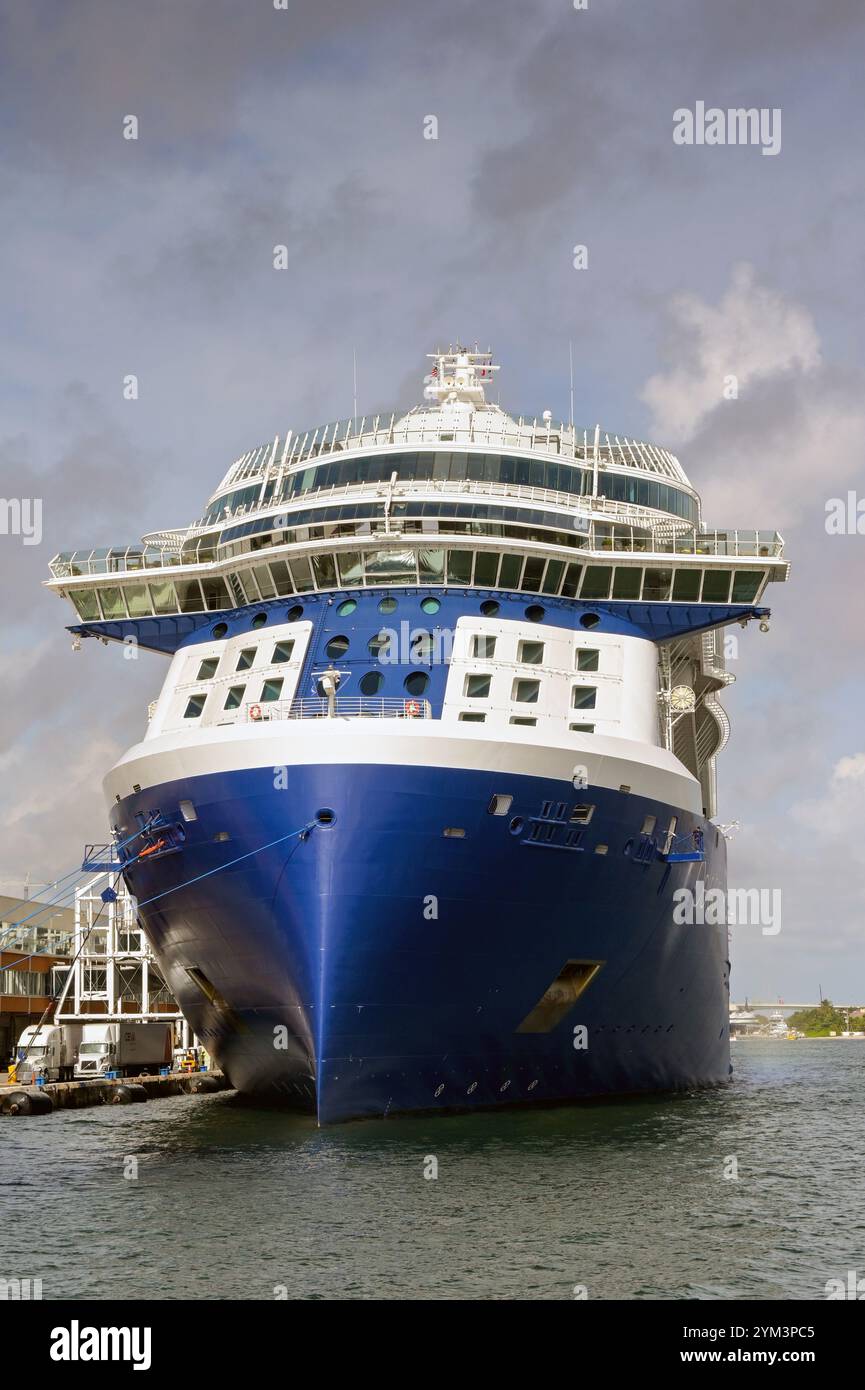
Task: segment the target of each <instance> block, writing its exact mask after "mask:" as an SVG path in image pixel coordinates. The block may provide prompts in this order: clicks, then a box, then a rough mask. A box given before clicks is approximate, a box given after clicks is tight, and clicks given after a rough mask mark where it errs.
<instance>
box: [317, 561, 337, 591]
mask: <svg viewBox="0 0 865 1390" xmlns="http://www.w3.org/2000/svg"><path fill="white" fill-rule="evenodd" d="M312 567H313V569H314V570H315V582H316V584H317V585H318V587H319V589H335V588H336V586H337V584H338V583H339V580H338V579H337V577H336V561H335V559H334V557H333V556H332V555H313V557H312Z"/></svg>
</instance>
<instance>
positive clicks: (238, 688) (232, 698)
mask: <svg viewBox="0 0 865 1390" xmlns="http://www.w3.org/2000/svg"><path fill="white" fill-rule="evenodd" d="M245 689H246V686H245V685H233V686H232V687H231V689H230V690H229V692H228V694H227V695H226V697H225V704H224V705H223V706H222V708H223V709H238V708H239V706H240V702H241V700H242V699H243V692H244V690H245Z"/></svg>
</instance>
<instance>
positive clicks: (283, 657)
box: [270, 642, 294, 666]
mask: <svg viewBox="0 0 865 1390" xmlns="http://www.w3.org/2000/svg"><path fill="white" fill-rule="evenodd" d="M293 651H294V643H293V642H277V644H276V646H275V647H274V649H273V656H272V657H271V658H270V660H271V664H272V665H274V666H278V665H279V663H280V662H281V661H291V654H292V652H293Z"/></svg>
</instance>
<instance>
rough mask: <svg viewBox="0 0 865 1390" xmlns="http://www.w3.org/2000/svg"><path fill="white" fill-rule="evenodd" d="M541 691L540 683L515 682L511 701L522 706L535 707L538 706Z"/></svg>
mask: <svg viewBox="0 0 865 1390" xmlns="http://www.w3.org/2000/svg"><path fill="white" fill-rule="evenodd" d="M540 691H541V683H540V681H514V689H513V694H512V695H511V699H512V700H516V702H517V704H520V705H534V704H537V700H538V695H539V694H540Z"/></svg>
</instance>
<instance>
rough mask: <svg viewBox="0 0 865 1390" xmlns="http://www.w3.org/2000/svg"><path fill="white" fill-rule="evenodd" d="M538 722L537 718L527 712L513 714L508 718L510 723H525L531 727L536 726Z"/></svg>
mask: <svg viewBox="0 0 865 1390" xmlns="http://www.w3.org/2000/svg"><path fill="white" fill-rule="evenodd" d="M537 722H538V721H537V719H532V718H531V716H530V715H527V714H512V715H511V717H510V719H509V720H508V723H509V724H523V725H525V726H526V727H527V728H531V729H533V728H534V727H535V725H536V724H537Z"/></svg>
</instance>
